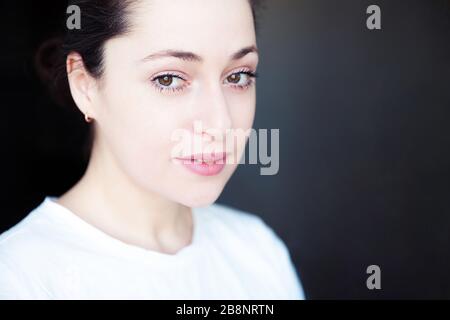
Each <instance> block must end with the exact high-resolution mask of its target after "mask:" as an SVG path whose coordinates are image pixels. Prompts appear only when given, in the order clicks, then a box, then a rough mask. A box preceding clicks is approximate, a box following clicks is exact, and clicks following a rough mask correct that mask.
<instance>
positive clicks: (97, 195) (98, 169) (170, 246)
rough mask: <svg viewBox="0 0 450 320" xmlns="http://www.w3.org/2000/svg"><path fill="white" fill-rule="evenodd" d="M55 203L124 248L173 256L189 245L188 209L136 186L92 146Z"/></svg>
mask: <svg viewBox="0 0 450 320" xmlns="http://www.w3.org/2000/svg"><path fill="white" fill-rule="evenodd" d="M58 202H59V203H60V204H61V205H64V206H66V207H67V208H68V209H70V210H71V211H73V212H74V213H76V214H77V215H79V216H80V217H81V218H83V219H84V220H86V221H87V222H88V223H90V224H92V225H94V226H95V227H97V228H99V229H101V230H102V231H104V232H105V233H107V234H109V235H111V236H113V237H115V238H117V239H119V240H122V241H123V242H126V243H128V244H133V245H136V246H140V247H144V248H146V249H149V250H155V251H161V252H164V253H175V252H177V251H178V250H180V249H181V248H183V247H184V246H186V245H188V244H190V242H191V238H192V228H193V226H192V211H191V209H190V208H189V207H186V206H184V205H181V204H179V203H176V202H174V201H170V200H168V199H167V198H164V197H161V196H160V195H158V194H155V193H152V192H150V191H148V190H144V189H143V188H142V187H141V186H139V185H137V184H136V183H135V182H134V181H132V179H131V178H130V177H129V176H127V175H126V174H125V172H124V171H123V170H121V168H120V166H119V165H118V163H117V162H116V161H115V159H114V158H113V156H112V155H111V153H109V152H108V150H107V149H106V148H104V147H103V146H102V145H101V144H100V143H98V142H95V143H94V146H93V149H92V154H91V157H90V160H89V164H88V168H87V170H86V172H85V174H84V175H83V177H82V178H81V179H80V181H79V182H78V183H77V184H76V185H75V186H74V187H72V188H71V189H70V190H69V191H67V192H66V193H65V194H63V195H62V196H61V197H60V198H59V199H58Z"/></svg>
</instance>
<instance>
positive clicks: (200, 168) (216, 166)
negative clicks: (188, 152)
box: [179, 159, 226, 176]
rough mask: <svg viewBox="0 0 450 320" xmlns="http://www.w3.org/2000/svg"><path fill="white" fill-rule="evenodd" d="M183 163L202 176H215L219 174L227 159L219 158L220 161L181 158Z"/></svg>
mask: <svg viewBox="0 0 450 320" xmlns="http://www.w3.org/2000/svg"><path fill="white" fill-rule="evenodd" d="M179 160H180V161H181V163H182V164H183V166H184V167H185V168H187V169H188V170H190V171H191V172H193V173H196V174H198V175H200V176H214V175H217V174H219V173H220V172H221V171H222V170H223V168H224V167H225V163H226V161H225V159H222V160H218V162H221V163H217V162H210V163H205V162H195V161H194V160H181V159H179Z"/></svg>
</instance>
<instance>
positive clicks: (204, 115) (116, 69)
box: [57, 0, 258, 254]
mask: <svg viewBox="0 0 450 320" xmlns="http://www.w3.org/2000/svg"><path fill="white" fill-rule="evenodd" d="M186 13H188V14H186ZM129 18H130V19H131V21H132V25H133V27H132V30H131V33H130V34H127V35H126V36H122V37H118V38H114V39H111V40H109V41H107V43H106V44H105V65H104V66H105V68H104V70H105V72H104V74H103V76H102V78H101V79H95V78H93V77H92V76H91V75H90V74H89V72H87V71H86V70H85V68H84V65H83V62H82V59H80V58H81V57H80V56H79V55H78V54H77V53H75V52H74V53H72V54H70V55H69V56H68V58H67V72H68V76H69V84H70V89H71V93H72V96H73V98H74V100H75V102H76V104H77V106H78V108H79V109H80V111H81V112H82V113H83V114H86V115H88V116H89V117H91V118H92V119H93V120H94V121H93V123H92V124H91V125H94V126H95V140H94V145H93V149H92V154H91V158H90V161H89V165H88V168H87V170H86V172H85V174H84V175H83V177H82V178H81V179H80V181H79V182H78V183H77V184H75V185H74V186H73V187H72V188H71V189H70V190H68V191H67V192H66V193H64V194H63V195H62V196H61V197H60V198H59V199H58V200H57V202H58V203H59V204H60V205H62V206H65V207H66V208H68V209H69V210H71V211H72V212H74V213H75V214H77V215H78V216H79V217H81V218H82V219H84V220H85V221H87V222H88V223H90V224H91V225H93V226H95V227H96V228H98V229H100V230H102V231H103V232H105V233H107V234H108V235H110V236H112V237H114V238H116V239H119V240H121V241H123V242H125V243H128V244H131V245H135V246H139V247H142V248H145V249H148V250H154V251H157V252H160V253H164V254H175V253H177V252H178V251H180V250H181V249H182V248H184V247H186V246H187V245H189V244H190V243H191V242H192V235H193V227H194V226H193V220H192V209H191V208H192V207H197V206H206V205H208V204H211V203H213V202H214V201H215V200H216V199H217V198H218V197H219V195H220V193H221V192H222V190H223V188H224V186H225V185H226V183H227V181H228V180H229V179H230V177H231V175H232V174H233V173H234V171H235V170H236V168H237V161H235V163H234V164H227V165H226V166H225V169H224V170H223V171H222V172H220V173H219V174H217V175H215V176H209V177H205V176H199V175H196V174H193V173H192V172H189V171H188V170H186V168H184V167H182V166H180V165H176V164H174V163H173V161H172V160H173V158H172V156H171V150H172V148H173V147H174V143H173V141H171V133H172V132H173V131H174V130H176V129H179V128H183V129H186V130H188V131H190V132H191V133H192V135H193V136H195V135H196V134H195V132H194V131H193V122H194V121H196V120H201V121H202V123H203V124H204V125H205V127H207V128H214V129H215V130H218V131H219V132H221V133H223V134H225V131H226V130H227V129H238V128H239V129H244V130H246V129H249V128H251V127H252V124H253V120H254V114H255V106H256V94H255V93H256V85H255V83H253V84H252V85H251V84H249V85H248V86H246V87H245V88H243V87H242V88H240V87H239V88H238V87H237V86H236V85H235V83H232V82H231V81H230V79H231V80H236V79H237V77H236V75H238V74H239V79H240V80H239V83H238V84H240V85H242V86H244V85H245V84H247V82H248V83H250V79H249V78H248V77H247V76H246V75H245V74H243V73H241V71H243V70H245V71H252V72H256V68H257V65H258V54H257V52H256V50H249V51H248V52H247V53H246V54H244V55H243V56H240V57H239V58H238V59H231V57H232V56H233V54H235V53H236V52H239V51H240V50H241V49H243V48H249V47H253V48H256V37H255V30H254V25H253V18H252V14H251V8H250V5H249V4H248V1H247V0H221V1H210V0H190V1H184V0H173V1H164V0H141V1H138V5H137V6H136V8H134V11H133V14H132V16H131V17H129ZM212 44H213V45H212ZM168 49H171V50H182V51H184V52H192V53H195V54H196V55H198V56H199V57H201V61H193V60H186V59H180V58H177V57H157V58H148V57H149V56H151V55H152V54H154V53H156V52H161V51H164V50H168ZM166 72H170V73H171V74H173V73H175V74H176V76H177V77H175V78H172V79H171V81H170V85H168V86H167V87H166V86H163V87H164V91H161V90H162V89H161V87H162V85H164V83H161V82H158V81H157V80H156V81H155V80H154V79H155V77H156V76H159V75H163V74H165V73H166ZM232 75H234V76H232ZM178 76H180V77H182V78H178ZM166 84H167V83H166ZM155 85H156V86H159V87H158V89H157V87H155ZM168 87H170V88H172V89H175V88H177V89H180V90H176V91H170V90H166V89H167V88H168ZM196 138H199V137H198V136H197V137H194V139H196ZM200 139H202V141H203V139H204V135H203V134H202V135H201V137H200ZM209 141H210V142H208V143H210V144H214V143H216V140H215V138H212V139H211V140H209ZM245 144H246V141H245V140H242V141H238V144H237V148H236V149H235V150H233V156H234V157H235V158H236V159H239V158H240V156H241V155H242V153H243V152H244V149H245ZM217 145H218V146H219V144H218V142H217Z"/></svg>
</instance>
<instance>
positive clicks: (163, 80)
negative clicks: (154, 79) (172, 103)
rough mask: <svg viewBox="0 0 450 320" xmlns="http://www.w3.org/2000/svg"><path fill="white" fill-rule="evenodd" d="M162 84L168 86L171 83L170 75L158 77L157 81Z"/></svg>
mask: <svg viewBox="0 0 450 320" xmlns="http://www.w3.org/2000/svg"><path fill="white" fill-rule="evenodd" d="M159 82H160V83H161V84H162V85H163V86H169V85H170V84H171V83H172V77H170V76H164V77H163V78H160V81H159Z"/></svg>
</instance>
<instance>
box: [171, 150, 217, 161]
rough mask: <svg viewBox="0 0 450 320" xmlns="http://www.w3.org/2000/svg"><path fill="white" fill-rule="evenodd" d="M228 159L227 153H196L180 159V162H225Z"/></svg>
mask: <svg viewBox="0 0 450 320" xmlns="http://www.w3.org/2000/svg"><path fill="white" fill-rule="evenodd" d="M225 157H226V152H213V153H196V154H192V155H190V156H186V157H178V158H177V159H180V160H202V161H205V162H213V161H219V160H223V159H225Z"/></svg>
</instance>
